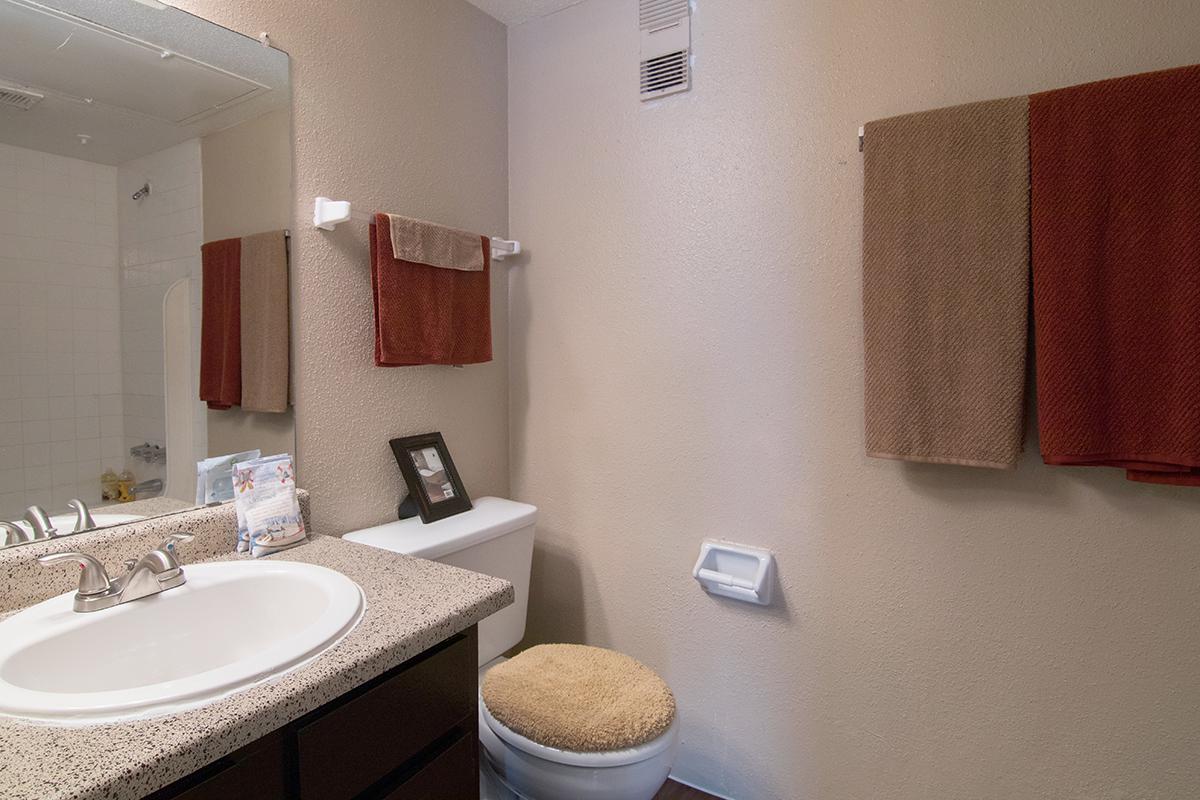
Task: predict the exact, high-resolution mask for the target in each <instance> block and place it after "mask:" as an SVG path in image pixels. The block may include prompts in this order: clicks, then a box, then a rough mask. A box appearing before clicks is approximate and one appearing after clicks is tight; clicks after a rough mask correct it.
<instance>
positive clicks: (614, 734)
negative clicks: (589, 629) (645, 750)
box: [482, 644, 675, 753]
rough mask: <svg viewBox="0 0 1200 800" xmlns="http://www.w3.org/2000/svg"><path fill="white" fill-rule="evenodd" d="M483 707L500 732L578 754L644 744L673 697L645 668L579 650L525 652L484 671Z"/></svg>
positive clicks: (609, 654) (661, 725)
mask: <svg viewBox="0 0 1200 800" xmlns="http://www.w3.org/2000/svg"><path fill="white" fill-rule="evenodd" d="M482 693H483V702H484V703H485V704H486V705H487V709H488V711H489V712H491V715H492V716H493V717H495V718H496V719H497V720H498V721H499V722H500V723H501V724H503V725H504V726H505V727H507V728H509V729H511V730H513V731H516V732H517V733H519V734H521V735H522V736H524V737H525V738H527V739H531V740H533V741H535V742H537V743H538V744H542V745H546V746H547V747H556V748H558V749H560V750H571V751H574V752H580V753H596V752H603V751H606V750H620V749H623V748H626V747H636V746H637V745H640V744H645V743H646V742H649V741H651V740H653V739H657V738H658V737H659V736H661V735H662V734H664V733H665V732H666V731H667V728H669V727H671V722H672V721H673V720H674V719H675V696H674V695H673V694H671V690H670V688H668V687H667V684H666V683H664V682H663V680H662V678H660V677H658V675H656V674H655V673H654V671H653V670H651V669H650V668H649V667H647V666H646V665H644V664H642V663H641V662H639V661H636V660H635V659H632V658H630V657H629V656H627V655H625V654H623V653H618V652H616V651H615V650H605V649H604V648H602V647H589V646H587V645H581V644H543V645H538V646H537V647H531V648H529V649H528V650H526V651H525V652H523V653H521V654H520V655H517V656H514V657H513V658H511V659H510V660H508V661H505V662H503V663H501V664H497V665H496V666H494V667H492V668H491V669H490V670H488V672H487V674H486V675H485V676H484V679H483V691H482Z"/></svg>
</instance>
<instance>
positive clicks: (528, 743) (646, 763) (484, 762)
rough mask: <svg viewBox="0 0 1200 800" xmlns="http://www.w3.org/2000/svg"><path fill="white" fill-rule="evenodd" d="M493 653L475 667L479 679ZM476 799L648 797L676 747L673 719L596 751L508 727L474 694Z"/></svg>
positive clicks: (646, 799) (661, 778) (618, 799)
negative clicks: (639, 738) (641, 739)
mask: <svg viewBox="0 0 1200 800" xmlns="http://www.w3.org/2000/svg"><path fill="white" fill-rule="evenodd" d="M502 661H504V659H503V658H498V659H496V660H495V661H493V662H491V663H489V664H486V665H485V666H484V667H483V668H482V669H480V670H479V682H480V685H482V684H483V676H484V674H485V673H486V672H487V671H488V669H489V668H491V667H492V666H493V665H494V664H497V663H500V662H502ZM479 742H480V744H481V745H482V750H481V752H480V759H479V763H480V770H481V773H482V774H481V776H480V798H481V800H651V799H652V798H653V797H654V795H655V794H656V793H657V792H658V790H659V788H661V787H662V785H663V783H664V782H666V780H667V776H668V775H669V774H670V772H671V765H672V764H673V763H674V761H675V754H676V752H677V751H678V749H679V723H678V721H675V722H673V723H671V727H670V728H668V729H667V731H666V732H665V733H663V734H662V735H661V736H659V737H658V738H656V739H652V740H651V741H649V742H646V743H645V744H640V745H637V746H636V747H627V748H623V749H620V750H609V751H605V752H598V753H579V752H572V751H569V750H559V749H557V748H554V747H547V746H546V745H542V744H538V743H537V742H535V741H532V740H531V739H527V738H526V737H524V736H522V735H521V734H519V733H517V732H516V731H514V730H512V729H511V728H508V727H507V726H505V725H504V724H503V723H501V722H500V721H499V720H497V719H496V718H495V717H493V716H492V714H491V712H490V711H489V710H488V707H487V704H486V703H485V702H484V700H483V693H482V691H481V692H480V695H479Z"/></svg>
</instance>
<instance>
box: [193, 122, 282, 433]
mask: <svg viewBox="0 0 1200 800" xmlns="http://www.w3.org/2000/svg"><path fill="white" fill-rule="evenodd" d="M200 166H201V172H202V176H203V181H204V191H203V195H202V197H203V199H202V202H203V205H204V241H206V242H211V241H215V240H217V239H231V238H233V237H235V236H248V235H250V234H253V233H262V232H263V231H274V230H279V229H280V228H291V227H292V114H291V111H290V110H287V109H281V110H279V111H272V112H271V113H269V114H263V115H262V116H261V117H257V118H255V119H252V120H247V121H246V122H243V123H242V124H240V125H235V126H233V127H232V128H226V129H225V130H223V131H218V132H217V133H213V134H209V135H208V136H205V137H204V138H203V139H201V140H200ZM207 425H208V451H207V452H208V454H209V455H210V456H216V455H222V454H224V453H237V452H239V451H242V450H251V449H254V448H258V449H259V450H261V451H262V452H263V454H264V455H268V454H273V453H294V452H295V450H296V424H295V418H294V416H293V412H292V411H291V410H290V409H289V410H288V411H286V412H284V413H282V414H264V413H259V412H253V411H243V410H242V409H240V408H238V407H236V406H235V407H233V408H230V409H227V410H225V411H211V410H210V411H208V412H207Z"/></svg>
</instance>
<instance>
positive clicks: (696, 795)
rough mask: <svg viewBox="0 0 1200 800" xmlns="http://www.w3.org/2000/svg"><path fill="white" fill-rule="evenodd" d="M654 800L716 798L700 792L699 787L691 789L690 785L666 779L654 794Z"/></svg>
mask: <svg viewBox="0 0 1200 800" xmlns="http://www.w3.org/2000/svg"><path fill="white" fill-rule="evenodd" d="M654 800H716V799H715V798H714V797H713V796H712V795H711V794H708V793H707V792H702V791H700V790H699V789H693V788H692V787H690V786H684V785H683V784H682V783H676V782H675V781H667V782H666V783H665V784H664V785H663V787H662V788H661V789H659V790H658V794H656V795H654Z"/></svg>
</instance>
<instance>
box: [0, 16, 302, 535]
mask: <svg viewBox="0 0 1200 800" xmlns="http://www.w3.org/2000/svg"><path fill="white" fill-rule="evenodd" d="M157 6H158V4H154V3H143V2H138V0H106V1H105V2H95V1H94V0H45V2H33V0H0V339H2V340H3V343H4V346H3V347H2V348H0V520H19V519H20V518H21V517H22V516H23V515H24V514H25V511H26V509H27V508H28V507H29V506H32V505H40V506H43V507H45V508H46V510H47V511H48V512H49V513H51V514H53V515H68V514H71V516H72V517H73V512H69V511H68V510H67V507H66V504H67V502H68V501H69V500H71V499H72V498H82V499H83V500H85V501H86V502H88V503H89V504H90V505H92V507H93V511H94V512H96V510H97V508H98V507H100V506H103V505H105V503H104V501H102V499H101V480H100V478H101V474H102V473H103V472H104V471H105V470H106V469H112V470H113V471H114V472H117V473H120V472H122V471H126V470H128V471H129V472H131V473H132V475H133V477H134V479H135V481H134V482H135V483H136V484H140V485H141V487H142V488H141V491H139V492H138V493H137V495H136V497H137V502H136V503H134V504H132V505H129V504H121V505H119V507H118V506H114V507H112V508H103V509H101V510H100V513H103V512H111V513H122V514H125V513H133V514H138V515H148V514H153V513H161V512H166V511H169V510H172V509H175V508H180V509H182V508H186V507H190V506H191V505H192V504H193V501H194V499H195V497H194V495H195V482H194V465H195V462H196V461H197V460H198V459H201V458H205V457H207V456H210V455H218V454H221V453H226V452H231V451H232V450H240V449H251V448H255V447H258V448H260V449H262V450H263V451H264V452H280V451H294V434H293V429H292V410H291V409H290V408H289V409H288V410H287V411H284V412H282V413H278V414H266V413H261V412H248V411H243V410H242V409H240V408H238V407H236V406H235V407H234V408H232V409H229V410H224V411H215V410H210V409H208V408H207V407H206V405H205V404H204V403H203V402H201V401H200V399H199V391H198V387H199V381H198V375H199V363H200V348H201V337H200V320H201V313H202V309H201V303H202V300H201V298H202V289H203V285H202V283H203V281H202V278H203V269H202V261H201V245H202V244H203V243H204V242H206V241H212V240H216V239H226V238H236V237H242V236H248V235H251V234H254V233H262V232H266V231H270V230H277V229H279V230H282V229H284V228H288V227H290V219H291V213H292V205H293V204H292V202H291V115H290V87H289V83H288V59H287V56H286V54H284V53H282V52H280V51H278V50H275V49H271V48H264V47H263V46H262V45H261V44H260V43H259V42H257V41H256V40H253V39H250V38H247V37H245V36H242V35H240V34H237V33H234V32H232V31H229V30H226V29H224V28H221V27H219V26H217V25H214V24H212V23H209V22H207V21H205V20H202V19H199V18H197V17H194V16H192V15H189V14H186V13H184V12H182V11H179V10H178V9H174V8H170V7H166V6H163V7H157ZM206 171H207V174H208V176H209V178H210V180H208V181H206V180H205V178H206ZM229 176H238V178H237V179H230V177H229ZM146 183H149V184H150V185H151V187H152V190H151V192H150V194H149V195H147V196H142V197H140V198H138V199H134V198H133V195H134V194H135V193H136V192H137V191H138V190H139V189H140V188H141V187H142V186H144V185H145V184H146ZM206 209H209V211H210V213H209V214H208V215H207V217H206V213H205V211H206ZM213 209H217V211H216V212H215V213H214V212H213ZM180 282H185V283H183V284H180ZM177 284H179V285H180V286H182V287H184V289H185V292H186V302H185V303H184V304H183V305H181V306H180V309H181V310H180V311H179V312H178V313H179V314H181V315H182V316H183V317H184V319H183V320H182V323H183V327H181V328H179V329H180V330H183V331H184V332H185V336H184V337H183V338H179V337H178V336H175V338H171V337H170V336H168V335H166V334H164V328H165V327H170V325H169V323H171V322H172V318H167V319H164V310H163V309H164V301H165V299H166V296H167V292H168V289H170V288H171V287H172V286H173V285H177ZM175 321H176V322H180V320H175ZM173 359H183V361H180V362H173ZM172 363H186V364H188V365H189V366H188V370H189V371H188V372H187V373H186V374H187V375H190V382H191V385H190V386H185V387H183V389H182V390H181V389H180V388H179V387H178V386H176V387H175V390H174V392H173V394H172V397H173V400H172V403H173V408H174V410H175V412H176V413H174V414H168V413H167V406H166V397H167V394H168V391H167V388H166V376H167V375H168V374H169V373H170V370H169V369H168V366H169V365H171V364H172ZM174 398H178V399H174ZM169 420H170V422H169ZM179 420H184V422H183V423H180V421H179ZM146 443H149V444H151V445H155V446H159V447H162V448H164V449H165V450H166V458H167V460H166V462H163V463H160V462H159V461H155V460H149V461H148V460H145V459H144V458H140V457H138V456H135V455H133V454H131V450H132V449H134V448H138V447H139V446H141V445H144V444H146ZM173 445H174V446H173ZM189 473H190V474H191V476H192V477H191V480H190V482H189V481H188V480H186V479H182V480H181V479H180V478H179V476H180V475H184V476H185V477H186V475H187V474H189ZM155 481H162V482H163V485H162V487H161V489H160V488H158V486H157V484H155V483H154V482H155ZM59 527H60V529H61V528H62V526H61V525H60V526H59ZM70 527H71V526H70V525H69V524H68V525H67V526H66V531H69V530H70ZM0 536H3V534H0ZM4 544H5V541H3V540H0V546H3V545H4Z"/></svg>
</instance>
